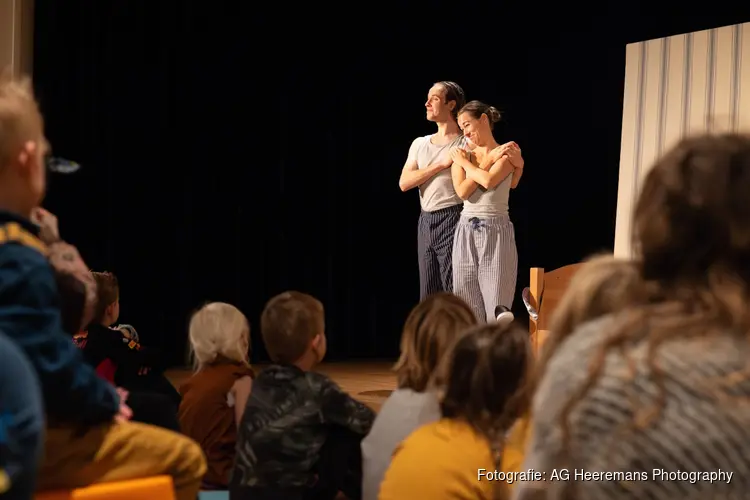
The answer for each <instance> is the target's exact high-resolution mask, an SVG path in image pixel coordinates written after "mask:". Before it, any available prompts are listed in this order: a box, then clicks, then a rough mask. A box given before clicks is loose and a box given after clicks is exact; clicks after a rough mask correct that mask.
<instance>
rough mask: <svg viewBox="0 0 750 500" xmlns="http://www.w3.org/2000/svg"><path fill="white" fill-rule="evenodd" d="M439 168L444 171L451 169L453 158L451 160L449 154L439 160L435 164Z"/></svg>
mask: <svg viewBox="0 0 750 500" xmlns="http://www.w3.org/2000/svg"><path fill="white" fill-rule="evenodd" d="M437 164H438V165H440V167H441V168H442V169H443V170H445V169H446V168H451V166H452V165H453V158H451V155H450V154H447V155H444V156H443V157H442V158H440V160H438V162H437Z"/></svg>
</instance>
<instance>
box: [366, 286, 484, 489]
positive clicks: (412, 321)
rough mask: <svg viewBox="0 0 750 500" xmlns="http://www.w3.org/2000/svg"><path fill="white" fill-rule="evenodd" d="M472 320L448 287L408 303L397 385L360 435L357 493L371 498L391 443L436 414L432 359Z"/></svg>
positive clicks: (436, 382)
mask: <svg viewBox="0 0 750 500" xmlns="http://www.w3.org/2000/svg"><path fill="white" fill-rule="evenodd" d="M476 324H477V319H476V317H475V316H474V313H473V312H472V309H471V308H470V307H469V306H468V304H466V302H464V301H463V300H462V299H460V298H458V297H457V296H455V295H453V294H450V293H445V292H441V293H437V294H434V295H430V296H429V297H427V298H426V299H425V300H424V301H422V302H420V303H419V304H418V305H417V306H416V307H415V308H414V309H412V311H411V313H410V314H409V317H408V318H406V323H405V325H404V331H403V333H402V335H401V357H400V358H399V360H398V362H397V363H396V366H395V371H396V377H397V383H398V388H397V389H396V390H395V391H394V392H393V393H392V394H391V395H390V396H389V397H388V399H387V400H386V401H385V403H384V404H383V407H382V408H381V409H380V412H379V413H378V416H377V418H376V419H375V423H374V424H373V426H372V430H371V431H370V434H368V435H367V437H366V438H365V439H364V440H363V441H362V498H363V499H364V500H376V499H377V498H378V491H379V490H380V483H381V482H382V481H383V476H384V475H385V471H386V470H387V469H388V465H389V464H390V463H391V456H392V455H393V450H394V449H395V448H396V446H397V445H398V444H399V443H400V442H401V441H403V440H404V438H406V437H407V436H408V435H409V434H411V433H412V432H413V431H414V430H416V429H417V428H418V427H420V426H422V425H424V424H427V423H430V422H434V421H437V420H440V402H439V401H438V395H437V394H436V391H434V390H429V387H428V386H442V384H443V383H444V382H445V377H444V374H441V375H438V374H436V369H437V367H438V363H439V362H440V360H441V359H442V357H443V355H444V354H445V353H446V352H448V351H449V350H450V348H451V347H452V345H453V344H454V343H455V342H456V340H457V339H458V338H459V337H460V335H461V334H462V333H463V332H464V331H465V330H467V329H468V328H470V327H472V326H474V325H476Z"/></svg>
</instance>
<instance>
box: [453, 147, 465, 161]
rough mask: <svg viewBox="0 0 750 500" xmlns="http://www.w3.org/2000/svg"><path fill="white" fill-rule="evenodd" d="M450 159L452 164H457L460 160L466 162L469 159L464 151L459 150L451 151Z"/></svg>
mask: <svg viewBox="0 0 750 500" xmlns="http://www.w3.org/2000/svg"><path fill="white" fill-rule="evenodd" d="M450 157H451V160H453V162H454V163H455V162H458V161H461V160H468V159H469V155H468V154H467V153H466V151H464V150H463V149H461V148H453V149H451V152H450Z"/></svg>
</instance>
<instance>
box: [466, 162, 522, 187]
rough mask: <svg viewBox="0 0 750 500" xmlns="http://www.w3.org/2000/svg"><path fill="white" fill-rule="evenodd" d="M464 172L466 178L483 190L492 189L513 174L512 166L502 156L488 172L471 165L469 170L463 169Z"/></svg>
mask: <svg viewBox="0 0 750 500" xmlns="http://www.w3.org/2000/svg"><path fill="white" fill-rule="evenodd" d="M465 170H466V177H467V178H469V179H472V180H473V181H474V182H476V183H477V184H479V185H480V186H482V187H483V188H484V189H494V188H495V187H497V185H498V184H500V183H501V182H502V181H503V180H505V178H506V177H508V176H509V175H510V174H511V173H512V172H513V164H512V163H511V162H510V158H508V156H503V157H502V158H500V159H499V160H498V161H496V162H495V163H494V164H493V165H492V167H491V168H490V169H489V171H484V170H482V169H480V168H477V167H475V166H473V165H471V166H470V168H465Z"/></svg>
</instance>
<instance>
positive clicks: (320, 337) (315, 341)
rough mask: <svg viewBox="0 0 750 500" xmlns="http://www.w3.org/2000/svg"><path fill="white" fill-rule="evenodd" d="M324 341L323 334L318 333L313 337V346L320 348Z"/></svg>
mask: <svg viewBox="0 0 750 500" xmlns="http://www.w3.org/2000/svg"><path fill="white" fill-rule="evenodd" d="M322 341H323V335H321V334H317V335H316V336H314V337H313V339H312V347H313V349H320V343H321V342H322Z"/></svg>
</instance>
